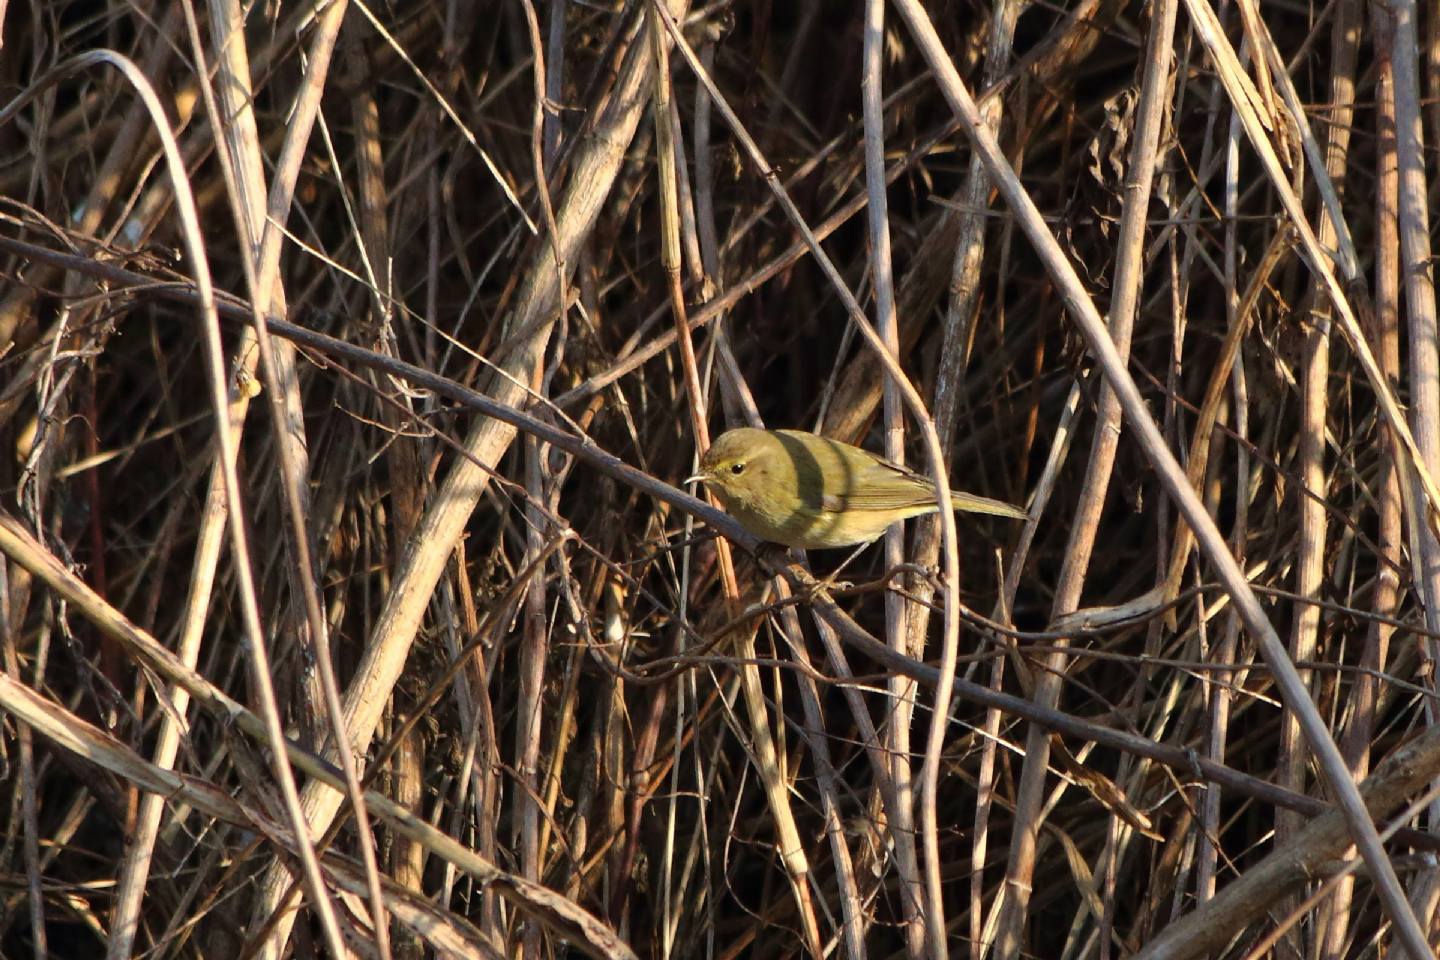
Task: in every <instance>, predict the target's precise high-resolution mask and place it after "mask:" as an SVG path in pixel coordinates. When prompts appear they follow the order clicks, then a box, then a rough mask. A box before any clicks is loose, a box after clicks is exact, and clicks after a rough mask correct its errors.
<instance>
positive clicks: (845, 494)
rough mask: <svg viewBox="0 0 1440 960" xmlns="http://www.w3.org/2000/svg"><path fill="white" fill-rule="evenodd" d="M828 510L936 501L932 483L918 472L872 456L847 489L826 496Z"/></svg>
mask: <svg viewBox="0 0 1440 960" xmlns="http://www.w3.org/2000/svg"><path fill="white" fill-rule="evenodd" d="M825 500H826V501H827V502H826V504H825V508H826V509H827V510H901V509H905V508H906V507H919V506H924V505H926V504H931V503H934V502H935V486H934V484H932V483H931V482H930V481H929V480H928V479H926V478H925V477H922V476H920V475H919V474H918V473H915V472H913V471H910V470H907V469H905V468H904V467H902V466H900V465H899V464H895V463H891V462H890V461H889V460H885V459H882V458H880V457H873V456H872V458H871V459H870V460H869V461H868V462H867V463H866V464H865V466H864V467H862V468H861V469H860V471H859V473H858V475H857V476H855V477H853V478H851V480H850V483H849V484H848V489H846V490H842V491H840V492H838V493H836V494H834V495H831V496H826V497H825Z"/></svg>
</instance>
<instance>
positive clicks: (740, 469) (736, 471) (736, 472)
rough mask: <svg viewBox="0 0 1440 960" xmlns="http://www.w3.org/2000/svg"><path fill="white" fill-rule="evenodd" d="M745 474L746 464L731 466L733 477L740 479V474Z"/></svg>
mask: <svg viewBox="0 0 1440 960" xmlns="http://www.w3.org/2000/svg"><path fill="white" fill-rule="evenodd" d="M744 472H745V464H743V463H732V464H730V474H731V475H732V476H736V477H738V476H740V474H742V473H744Z"/></svg>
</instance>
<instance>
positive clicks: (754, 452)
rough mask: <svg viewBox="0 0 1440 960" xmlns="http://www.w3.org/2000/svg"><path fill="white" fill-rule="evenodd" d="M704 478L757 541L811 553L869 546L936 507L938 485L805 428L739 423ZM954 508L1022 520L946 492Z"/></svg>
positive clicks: (1007, 508)
mask: <svg viewBox="0 0 1440 960" xmlns="http://www.w3.org/2000/svg"><path fill="white" fill-rule="evenodd" d="M697 480H698V481H702V482H704V484H705V485H706V486H707V487H709V488H710V489H711V490H713V491H714V492H715V495H716V496H717V497H719V499H720V503H721V504H722V505H723V506H724V507H725V511H726V512H727V513H729V514H730V515H731V516H732V517H734V518H735V519H736V520H738V521H739V522H740V525H741V526H742V527H744V528H745V529H746V530H748V531H750V533H752V534H754V535H755V536H757V537H759V538H760V539H762V540H768V541H770V542H772V543H780V544H784V545H785V546H787V547H803V548H805V549H808V550H817V549H825V548H829V547H849V546H854V545H855V544H859V543H868V542H870V541H871V540H874V539H876V538H877V537H879V536H880V535H881V534H882V533H884V532H885V528H886V527H888V526H890V524H892V523H894V522H895V521H897V520H904V519H905V518H907V517H918V516H921V515H922V514H926V513H934V512H935V511H936V510H938V509H939V504H938V502H937V498H936V493H935V484H934V483H932V482H931V481H930V480H929V479H928V478H926V477H923V476H921V475H920V474H918V473H915V472H914V471H912V470H907V469H905V468H904V467H902V466H900V465H899V464H895V463H891V462H890V461H889V460H886V459H884V458H883V457H877V456H876V455H875V454H873V453H871V452H869V451H868V450H862V449H860V448H859V447H854V446H851V445H850V444H848V443H841V442H840V441H838V440H829V439H826V438H825V437H821V436H817V435H816V434H813V433H807V432H805V431H803V430H757V429H755V428H753V427H740V428H738V429H735V430H729V431H726V432H725V433H723V434H721V435H720V436H719V437H718V438H716V440H715V442H714V443H712V444H711V445H710V449H709V450H706V451H705V455H704V456H703V457H701V459H700V472H699V473H697V474H696V475H695V476H693V477H691V478H689V479H688V480H686V481H685V482H686V483H691V482H693V481H697ZM950 499H951V502H952V503H954V505H955V509H956V510H965V511H968V512H970V513H988V514H991V515H993V516H997V517H1012V518H1014V519H1017V520H1023V519H1025V518H1026V517H1027V514H1026V513H1025V511H1024V510H1021V509H1019V508H1018V507H1012V506H1011V505H1010V504H1008V503H1002V502H1001V501H999V500H991V499H989V498H988V497H977V496H975V495H974V494H970V493H961V492H959V491H951V493H950Z"/></svg>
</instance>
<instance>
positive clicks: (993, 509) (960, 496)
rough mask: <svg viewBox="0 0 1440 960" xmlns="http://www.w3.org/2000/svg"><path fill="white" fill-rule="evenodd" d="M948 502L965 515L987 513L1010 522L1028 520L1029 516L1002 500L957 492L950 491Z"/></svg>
mask: <svg viewBox="0 0 1440 960" xmlns="http://www.w3.org/2000/svg"><path fill="white" fill-rule="evenodd" d="M950 502H951V503H952V504H954V505H955V509H956V510H963V511H965V512H966V513H988V514H990V516H992V517H1009V518H1010V519H1012V520H1028V519H1030V514H1028V513H1026V512H1025V511H1024V510H1021V509H1020V508H1019V507H1012V506H1011V505H1010V504H1008V503H1005V502H1004V501H1003V500H991V499H990V498H989V497H977V496H975V494H973V493H962V492H961V491H959V490H951V491H950Z"/></svg>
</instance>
